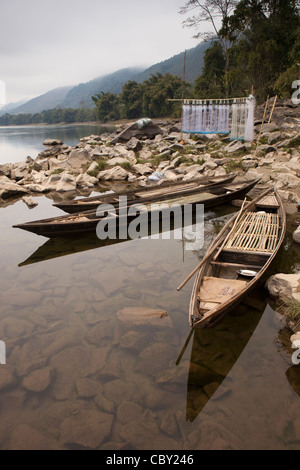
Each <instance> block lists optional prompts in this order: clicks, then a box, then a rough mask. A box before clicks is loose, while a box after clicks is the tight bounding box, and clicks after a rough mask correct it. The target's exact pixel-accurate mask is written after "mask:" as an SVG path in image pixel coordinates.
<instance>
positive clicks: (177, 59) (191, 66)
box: [134, 41, 211, 83]
mask: <svg viewBox="0 0 300 470" xmlns="http://www.w3.org/2000/svg"><path fill="white" fill-rule="evenodd" d="M210 44H211V41H207V42H202V43H200V44H198V45H197V46H196V47H193V48H192V49H188V50H187V51H186V81H187V82H191V83H192V82H194V80H195V79H196V78H197V77H198V76H199V75H201V73H202V68H203V65H204V54H205V51H206V49H208V48H209V46H210ZM183 67H184V52H181V53H180V54H176V55H174V56H173V57H171V58H170V59H167V60H164V61H162V62H159V63H158V64H155V65H152V66H151V67H149V68H148V69H146V70H144V71H143V72H141V73H140V74H138V75H137V76H136V77H135V78H134V80H135V81H137V82H139V83H140V82H143V81H144V80H147V79H148V78H149V77H150V76H151V75H152V74H156V73H161V74H165V73H171V74H172V75H177V76H178V77H180V78H182V76H183Z"/></svg>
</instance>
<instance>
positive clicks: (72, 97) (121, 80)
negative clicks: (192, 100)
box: [0, 41, 210, 115]
mask: <svg viewBox="0 0 300 470" xmlns="http://www.w3.org/2000/svg"><path fill="white" fill-rule="evenodd" d="M209 46H210V41H208V42H202V43H200V44H198V45H197V46H196V47H194V48H192V49H188V50H187V55H186V80H187V81H189V82H193V81H194V80H195V79H196V78H197V77H198V76H199V75H200V74H201V72H202V67H203V62H204V53H205V51H206V49H207V48H208V47H209ZM183 64H184V52H181V53H180V54H177V55H175V56H173V57H171V58H170V59H167V60H164V61H162V62H159V63H157V64H154V65H152V66H151V67H149V68H147V69H146V70H143V69H141V68H124V69H121V70H117V71H116V72H114V73H111V74H109V75H104V76H101V77H98V78H95V79H93V80H90V81H89V82H86V83H80V84H79V85H76V86H69V87H60V88H56V89H54V90H50V91H48V92H47V93H45V94H43V95H40V96H37V97H36V98H33V99H32V100H30V101H27V102H25V103H24V104H21V105H19V106H16V105H13V104H9V105H7V106H6V107H5V108H6V109H5V108H2V109H1V110H0V115H1V114H4V113H5V112H9V113H10V114H35V113H40V112H42V111H44V110H47V109H54V108H56V107H60V108H81V107H83V108H92V107H93V106H94V103H93V101H92V96H93V95H95V94H97V93H100V92H101V91H103V92H104V93H107V92H110V93H116V94H119V93H120V92H121V91H122V87H123V85H124V84H125V83H126V82H128V81H129V80H135V81H136V82H138V83H141V82H143V81H144V80H147V79H148V78H149V77H150V76H151V75H152V74H156V73H161V74H166V73H170V74H172V75H177V76H178V77H180V78H181V77H182V74H183ZM16 104H17V103H16Z"/></svg>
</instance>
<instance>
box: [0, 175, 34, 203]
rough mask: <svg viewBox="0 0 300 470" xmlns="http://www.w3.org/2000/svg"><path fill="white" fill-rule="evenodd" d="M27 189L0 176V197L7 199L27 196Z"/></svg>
mask: <svg viewBox="0 0 300 470" xmlns="http://www.w3.org/2000/svg"><path fill="white" fill-rule="evenodd" d="M28 192H29V191H28V189H26V188H24V187H23V186H20V185H19V184H17V183H14V182H13V181H11V180H10V179H9V178H7V176H0V197H1V198H3V199H7V198H9V197H13V196H21V195H24V194H28Z"/></svg>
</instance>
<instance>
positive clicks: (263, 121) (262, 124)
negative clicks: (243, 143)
mask: <svg viewBox="0 0 300 470" xmlns="http://www.w3.org/2000/svg"><path fill="white" fill-rule="evenodd" d="M268 104H269V95H268V98H267V102H266V106H265V112H264V116H263V120H262V123H261V126H260V131H259V136H258V139H257V144H256V149H255V154H254V158H255V157H256V153H257V148H258V146H259V141H260V137H261V133H262V129H263V126H264V123H265V117H266V112H267V108H268Z"/></svg>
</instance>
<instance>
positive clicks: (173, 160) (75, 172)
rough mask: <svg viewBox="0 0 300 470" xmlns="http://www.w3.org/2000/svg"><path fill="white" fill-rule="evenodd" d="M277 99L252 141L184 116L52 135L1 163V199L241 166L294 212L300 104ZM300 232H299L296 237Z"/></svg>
mask: <svg viewBox="0 0 300 470" xmlns="http://www.w3.org/2000/svg"><path fill="white" fill-rule="evenodd" d="M273 103H274V99H271V100H270V101H269V107H268V111H267V114H266V120H265V123H264V125H263V126H262V117H263V114H264V110H265V105H264V104H263V105H261V106H259V107H257V109H256V115H255V135H256V139H255V140H254V142H252V143H249V142H241V141H233V142H231V141H230V139H229V137H228V136H227V135H217V134H207V135H196V136H195V135H189V134H182V133H181V124H180V120H159V121H151V120H150V119H142V120H140V121H138V122H135V123H132V124H128V123H122V124H121V125H120V126H119V128H118V130H117V131H116V132H115V133H114V134H108V133H105V134H101V135H91V136H87V137H84V138H82V139H80V142H78V144H77V145H76V146H73V147H71V146H68V145H65V144H64V143H63V142H62V141H61V140H57V139H47V140H46V141H45V142H44V146H45V150H44V151H42V152H41V153H40V154H39V155H38V156H37V157H36V158H32V157H31V156H28V157H27V158H26V160H25V161H24V162H19V163H14V164H12V163H7V164H4V165H0V205H1V202H2V204H5V200H6V199H7V198H11V197H14V198H15V197H17V198H18V197H22V196H23V199H24V202H26V204H27V205H28V206H29V207H34V205H35V201H34V200H32V198H31V196H32V195H37V194H40V195H42V194H46V193H47V195H49V197H51V198H56V199H57V197H58V195H59V194H60V195H61V196H60V197H61V198H64V199H65V198H69V199H70V198H73V197H75V196H76V195H78V194H82V193H84V194H85V195H88V194H90V193H91V192H92V191H94V190H101V188H103V184H108V185H112V184H113V183H114V182H121V183H125V184H134V185H136V186H145V185H147V184H151V182H152V183H153V180H154V179H155V178H153V176H155V175H156V176H157V175H158V178H157V179H158V182H157V184H160V183H161V182H162V181H166V180H168V181H180V180H182V181H188V180H191V179H193V178H197V177H201V176H222V175H226V173H230V172H237V173H239V177H241V178H247V179H253V178H261V179H260V182H259V184H258V186H257V187H258V188H259V185H261V184H263V185H264V186H266V185H274V187H275V188H276V189H277V190H278V192H279V194H280V196H281V198H282V200H283V202H284V203H285V205H286V209H287V211H288V212H290V213H295V212H296V204H297V203H298V201H300V151H299V144H300V108H299V106H297V105H295V104H293V103H292V101H291V100H277V102H276V106H275V108H274V110H273ZM272 110H273V114H272V119H271V120H270V118H269V116H270V115H271V112H272ZM269 121H270V122H269ZM261 130H262V132H261V134H260V131H261ZM259 135H260V139H259V142H258V141H257V140H258V136H259ZM109 188H110V186H109ZM299 231H300V229H297V230H296V232H295V234H294V240H295V241H296V242H299V240H300V236H299V233H298V232H299ZM291 276H298V278H297V281H295V279H294V278H293V279H292V281H291V284H289V287H287V286H285V288H284V289H283V290H284V292H285V295H286V293H287V292H290V293H291V292H294V290H295V287H294V284H293V283H294V282H297V283H299V285H300V274H299V275H297V274H293V275H291ZM277 281H278V279H273V282H275V283H276V282H277ZM284 282H285V284H286V282H287V279H284ZM279 283H280V285H281V284H282V280H280V281H279ZM277 284H278V282H277ZM297 285H298V284H297ZM268 286H269V291H270V293H271V295H273V296H274V297H277V298H278V299H279V301H280V302H281V303H282V302H283V303H285V304H287V305H288V304H290V303H291V302H292V303H294V302H296V301H297V302H298V299H295V298H294V296H293V295H292V294H291V295H290V296H289V300H288V301H287V300H286V299H283V297H282V295H281V294H280V293H281V292H282V289H280V288H277V287H275V288H273V287H272V286H271V285H270V284H269V285H268ZM297 289H298V287H297ZM299 290H300V288H299ZM297 292H298V290H297ZM299 312H300V302H299Z"/></svg>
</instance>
